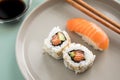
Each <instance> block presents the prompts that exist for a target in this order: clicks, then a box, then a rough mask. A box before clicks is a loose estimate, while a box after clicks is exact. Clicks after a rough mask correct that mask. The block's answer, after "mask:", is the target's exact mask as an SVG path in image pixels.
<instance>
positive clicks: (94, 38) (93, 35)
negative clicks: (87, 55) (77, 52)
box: [67, 18, 109, 51]
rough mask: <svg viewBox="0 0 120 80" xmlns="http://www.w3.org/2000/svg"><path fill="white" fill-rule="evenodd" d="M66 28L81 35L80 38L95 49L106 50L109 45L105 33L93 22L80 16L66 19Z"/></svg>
mask: <svg viewBox="0 0 120 80" xmlns="http://www.w3.org/2000/svg"><path fill="white" fill-rule="evenodd" d="M67 29H68V30H69V31H72V32H75V33H77V34H78V35H80V36H82V39H83V40H84V41H85V42H87V43H88V44H90V45H92V46H93V47H94V48H95V49H97V50H101V51H102V50H106V49H107V48H108V46H109V38H108V36H107V34H106V33H105V32H104V31H103V30H102V29H101V28H100V27H99V26H97V25H96V24H95V23H92V22H90V21H87V20H85V19H82V18H73V19H70V20H68V21H67Z"/></svg>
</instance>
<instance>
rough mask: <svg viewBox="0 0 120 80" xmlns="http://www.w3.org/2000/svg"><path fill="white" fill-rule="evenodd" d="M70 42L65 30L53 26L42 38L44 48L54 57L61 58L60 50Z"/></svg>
mask: <svg viewBox="0 0 120 80" xmlns="http://www.w3.org/2000/svg"><path fill="white" fill-rule="evenodd" d="M70 43H71V40H70V37H69V35H68V34H67V32H65V31H62V30H61V29H60V28H59V27H58V26H57V27H54V28H53V29H52V31H51V32H50V33H49V35H48V37H47V38H46V39H45V40H44V47H43V48H44V50H45V51H46V52H47V53H48V54H49V55H51V56H52V57H53V58H55V59H62V50H63V49H64V48H65V47H67V46H68V45H69V44H70Z"/></svg>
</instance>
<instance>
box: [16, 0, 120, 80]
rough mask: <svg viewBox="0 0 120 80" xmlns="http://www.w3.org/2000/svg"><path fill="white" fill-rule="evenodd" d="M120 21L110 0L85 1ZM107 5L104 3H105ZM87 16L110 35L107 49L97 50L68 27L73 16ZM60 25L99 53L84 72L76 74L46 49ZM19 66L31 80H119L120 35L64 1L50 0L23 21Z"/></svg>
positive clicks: (19, 44) (73, 39)
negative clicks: (109, 2)
mask: <svg viewBox="0 0 120 80" xmlns="http://www.w3.org/2000/svg"><path fill="white" fill-rule="evenodd" d="M85 1H86V2H89V4H90V5H92V6H93V7H95V8H96V9H98V10H99V11H101V12H103V13H104V14H105V15H107V16H108V17H110V18H112V19H113V20H115V21H116V22H119V21H120V13H119V12H118V11H119V9H117V8H116V9H115V7H117V6H118V5H115V4H116V3H112V5H113V4H114V6H113V7H111V6H110V5H108V4H107V2H106V1H107V0H100V1H99V0H85ZM103 5H104V6H103ZM118 8H119V7H118ZM75 17H80V18H85V19H87V20H90V21H92V22H95V23H96V24H97V25H99V26H100V27H102V28H103V30H104V31H105V32H106V33H107V34H108V36H109V38H110V46H109V49H108V50H106V51H103V52H100V51H96V50H94V49H93V48H92V47H91V46H89V45H87V44H86V43H84V42H83V41H82V40H81V38H80V37H79V36H78V35H76V34H74V33H72V32H69V31H67V30H66V28H65V25H66V21H67V20H68V19H70V18H75ZM55 26H60V28H61V29H63V30H66V31H67V32H68V33H69V35H70V37H71V39H72V42H76V43H80V44H83V45H85V46H86V47H88V48H89V49H90V50H91V51H93V53H94V54H95V55H96V60H95V62H94V64H93V66H92V67H91V68H90V69H89V70H87V71H86V72H84V73H82V74H78V75H76V74H75V73H74V72H73V71H70V70H69V69H67V68H66V67H65V66H64V64H63V61H62V60H55V59H53V58H52V57H51V56H49V55H48V54H44V51H43V49H42V47H43V41H44V39H45V38H46V37H47V36H48V34H49V32H50V30H51V29H52V28H53V27H55ZM16 57H17V61H18V65H19V67H20V69H21V71H22V73H23V75H24V76H25V78H26V79H27V80H119V79H120V76H119V75H120V63H119V61H120V36H119V35H118V34H116V33H114V32H113V31H111V30H109V29H107V28H106V27H105V26H103V25H102V24H100V23H98V22H97V21H95V20H93V19H92V18H90V17H88V16H86V15H85V14H83V13H82V12H80V11H78V10H76V9H75V8H73V7H72V6H70V5H68V4H67V3H65V1H64V0H50V1H46V2H45V3H44V4H42V5H40V6H38V7H37V8H36V9H35V10H34V11H33V12H32V13H31V14H30V15H29V16H28V17H27V19H26V20H25V21H24V23H23V24H22V26H21V28H20V30H19V33H18V37H17V43H16Z"/></svg>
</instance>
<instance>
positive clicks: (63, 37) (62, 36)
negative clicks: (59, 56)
mask: <svg viewBox="0 0 120 80" xmlns="http://www.w3.org/2000/svg"><path fill="white" fill-rule="evenodd" d="M58 36H59V39H60V40H61V41H65V36H64V35H63V34H62V33H61V32H59V33H58Z"/></svg>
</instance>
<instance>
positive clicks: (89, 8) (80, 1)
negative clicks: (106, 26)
mask: <svg viewBox="0 0 120 80" xmlns="http://www.w3.org/2000/svg"><path fill="white" fill-rule="evenodd" d="M76 1H77V2H78V3H79V4H81V5H82V6H84V7H86V8H87V9H88V10H90V11H91V12H93V13H94V14H96V15H98V16H99V17H101V18H103V19H104V20H106V21H108V22H109V23H111V24H112V25H114V26H116V27H117V28H119V29H120V24H118V23H116V22H114V21H113V20H111V19H110V18H108V17H106V16H105V15H104V14H102V13H100V12H99V11H98V10H96V9H95V8H93V7H92V6H90V5H89V4H87V3H86V2H84V1H83V0H76Z"/></svg>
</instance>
